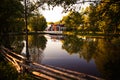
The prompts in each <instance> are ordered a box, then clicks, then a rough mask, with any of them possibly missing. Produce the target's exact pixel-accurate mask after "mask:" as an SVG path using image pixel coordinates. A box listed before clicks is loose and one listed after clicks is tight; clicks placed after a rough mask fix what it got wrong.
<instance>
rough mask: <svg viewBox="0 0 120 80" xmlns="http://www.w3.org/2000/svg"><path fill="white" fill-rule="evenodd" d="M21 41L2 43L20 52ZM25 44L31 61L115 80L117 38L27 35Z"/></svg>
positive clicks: (119, 56) (119, 61)
mask: <svg viewBox="0 0 120 80" xmlns="http://www.w3.org/2000/svg"><path fill="white" fill-rule="evenodd" d="M24 38H25V37H24V36H22V35H21V36H20V35H19V36H18V35H17V36H10V37H9V39H8V38H5V39H6V40H5V39H4V40H2V41H5V42H6V41H7V39H8V40H10V41H8V42H7V45H10V46H11V47H12V49H13V50H14V51H16V52H18V53H21V51H22V49H23V46H25V45H23V43H22V42H23V41H24V40H25V39H24ZM28 41H29V52H30V59H31V60H32V61H35V62H38V63H43V64H50V65H53V66H58V67H64V68H67V69H72V70H76V71H79V72H83V73H87V74H90V75H95V76H101V75H102V76H103V77H104V78H105V79H108V80H112V79H115V80H118V79H119V74H120V69H119V67H120V54H119V53H120V37H96V38H95V37H94V38H93V37H85V36H84V37H83V36H76V35H72V36H63V35H29V36H28ZM5 42H3V43H4V44H5ZM24 55H25V54H24Z"/></svg>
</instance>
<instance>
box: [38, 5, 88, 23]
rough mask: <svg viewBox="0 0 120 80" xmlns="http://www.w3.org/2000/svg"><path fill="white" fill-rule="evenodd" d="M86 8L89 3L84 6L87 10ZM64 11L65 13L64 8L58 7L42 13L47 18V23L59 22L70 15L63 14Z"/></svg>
mask: <svg viewBox="0 0 120 80" xmlns="http://www.w3.org/2000/svg"><path fill="white" fill-rule="evenodd" d="M86 6H88V3H87V4H84V5H82V7H83V8H85V7H86ZM62 11H63V8H62V7H60V6H59V7H58V6H56V7H54V8H53V9H51V10H42V11H40V12H41V13H42V14H43V16H44V17H45V18H46V21H47V22H57V21H60V20H62V18H63V16H66V15H67V14H68V13H62Z"/></svg>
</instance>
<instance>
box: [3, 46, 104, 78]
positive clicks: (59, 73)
mask: <svg viewBox="0 0 120 80" xmlns="http://www.w3.org/2000/svg"><path fill="white" fill-rule="evenodd" d="M1 53H2V55H4V57H5V59H6V60H7V61H9V62H11V63H12V64H13V65H14V66H15V68H16V69H17V71H18V72H22V71H23V69H24V68H25V69H26V70H27V71H28V72H30V73H32V74H33V75H35V76H37V77H40V78H43V79H48V80H58V79H61V80H103V79H101V78H98V77H95V76H91V75H87V74H84V73H79V72H76V71H72V70H68V69H63V68H59V67H54V66H51V65H45V64H38V63H36V62H32V61H28V60H27V58H26V57H24V56H22V55H20V54H17V53H15V52H12V51H11V50H9V49H7V48H5V47H1ZM26 62H27V63H28V64H26Z"/></svg>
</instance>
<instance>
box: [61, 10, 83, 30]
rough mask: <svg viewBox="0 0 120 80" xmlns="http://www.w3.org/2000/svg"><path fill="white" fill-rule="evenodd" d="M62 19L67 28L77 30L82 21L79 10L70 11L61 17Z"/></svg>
mask: <svg viewBox="0 0 120 80" xmlns="http://www.w3.org/2000/svg"><path fill="white" fill-rule="evenodd" d="M62 21H63V22H64V24H65V26H66V27H67V29H68V30H74V31H75V30H77V28H78V27H79V26H80V24H81V23H82V17H81V14H80V13H79V12H70V13H69V14H68V15H67V16H65V17H63V19H62Z"/></svg>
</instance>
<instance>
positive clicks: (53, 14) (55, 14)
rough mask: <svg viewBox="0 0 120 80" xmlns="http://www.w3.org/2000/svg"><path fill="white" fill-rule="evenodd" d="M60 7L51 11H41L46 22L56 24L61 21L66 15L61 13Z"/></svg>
mask: <svg viewBox="0 0 120 80" xmlns="http://www.w3.org/2000/svg"><path fill="white" fill-rule="evenodd" d="M62 11H63V8H62V7H58V6H56V7H54V8H53V10H52V9H51V10H42V11H41V13H42V14H43V16H44V17H45V18H46V21H47V22H57V21H60V20H61V19H62V17H63V16H65V15H67V13H62Z"/></svg>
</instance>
